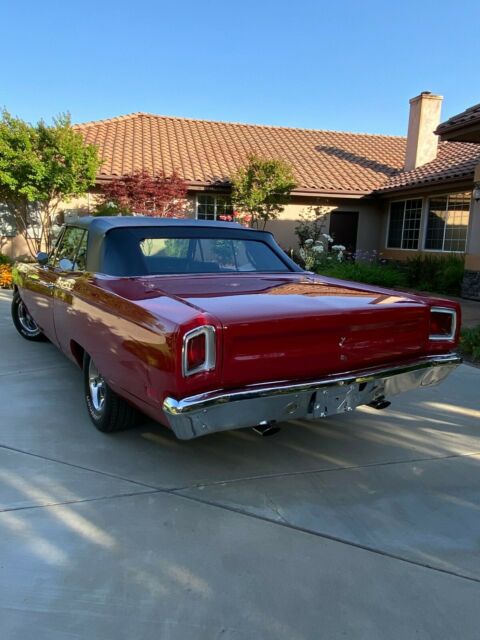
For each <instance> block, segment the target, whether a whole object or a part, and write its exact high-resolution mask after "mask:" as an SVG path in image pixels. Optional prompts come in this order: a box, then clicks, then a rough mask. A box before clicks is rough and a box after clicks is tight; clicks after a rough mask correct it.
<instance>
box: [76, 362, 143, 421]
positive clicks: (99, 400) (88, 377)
mask: <svg viewBox="0 0 480 640" xmlns="http://www.w3.org/2000/svg"><path fill="white" fill-rule="evenodd" d="M83 383H84V390H85V402H86V404H87V411H88V415H89V416H90V420H91V421H92V422H93V424H94V425H95V427H96V428H97V429H98V430H99V431H102V432H103V433H113V432H114V431H124V430H125V429H129V428H130V427H133V426H135V424H136V423H137V420H138V411H137V410H136V409H135V408H134V407H132V406H131V405H130V404H128V402H127V401H126V400H124V399H123V398H121V397H120V396H119V395H118V394H117V393H115V391H113V390H112V389H110V387H109V386H108V384H107V383H106V382H105V380H104V379H103V377H102V376H101V374H100V373H99V371H98V369H97V368H96V366H95V363H94V362H93V360H92V359H91V358H90V356H89V355H88V353H85V355H84V357H83Z"/></svg>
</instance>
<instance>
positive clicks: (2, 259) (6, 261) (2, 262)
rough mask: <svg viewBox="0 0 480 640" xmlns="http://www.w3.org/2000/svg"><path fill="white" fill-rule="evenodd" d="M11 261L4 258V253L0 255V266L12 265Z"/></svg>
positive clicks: (6, 257)
mask: <svg viewBox="0 0 480 640" xmlns="http://www.w3.org/2000/svg"><path fill="white" fill-rule="evenodd" d="M12 263H13V260H12V259H11V258H9V257H8V256H6V255H5V254H4V253H0V264H12Z"/></svg>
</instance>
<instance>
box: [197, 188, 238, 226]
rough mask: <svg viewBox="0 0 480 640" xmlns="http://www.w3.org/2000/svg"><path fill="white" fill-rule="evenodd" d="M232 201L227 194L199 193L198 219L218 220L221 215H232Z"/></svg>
mask: <svg viewBox="0 0 480 640" xmlns="http://www.w3.org/2000/svg"><path fill="white" fill-rule="evenodd" d="M232 213H233V206H232V201H231V199H230V197H229V196H227V195H213V194H211V193H199V194H198V195H197V219H198V220H217V219H218V218H220V217H221V216H231V215H232Z"/></svg>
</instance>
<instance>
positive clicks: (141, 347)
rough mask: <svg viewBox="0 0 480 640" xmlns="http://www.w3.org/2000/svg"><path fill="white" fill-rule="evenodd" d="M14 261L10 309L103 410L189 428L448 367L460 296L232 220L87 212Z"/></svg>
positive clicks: (96, 412) (97, 412)
mask: <svg viewBox="0 0 480 640" xmlns="http://www.w3.org/2000/svg"><path fill="white" fill-rule="evenodd" d="M37 258H38V261H37V264H20V265H17V269H16V275H15V290H14V296H13V304H12V317H13V322H14V324H15V327H16V328H17V330H18V332H19V333H20V334H21V335H22V336H23V337H24V338H26V339H27V340H41V339H45V338H48V339H49V340H50V341H51V342H53V343H54V344H55V345H56V346H57V347H58V348H59V349H60V350H61V351H63V353H64V354H65V355H66V356H67V357H68V358H70V359H71V360H73V361H74V362H75V363H76V364H77V365H78V366H79V367H81V368H82V369H83V375H84V385H85V387H84V393H85V398H86V406H87V410H88V413H89V415H90V418H91V420H92V421H93V424H94V425H95V426H96V427H97V428H98V429H99V430H101V431H104V432H112V431H116V430H119V429H125V428H127V427H129V426H131V425H133V424H134V423H135V421H136V417H137V416H138V415H141V414H142V413H143V414H146V415H148V416H150V417H151V418H153V419H155V420H157V421H159V422H161V423H163V424H164V425H166V426H167V427H170V428H171V429H172V430H173V431H174V433H175V435H176V436H177V437H178V438H181V439H190V438H195V437H198V436H202V435H205V434H209V433H213V432H218V431H225V430H228V429H237V428H240V427H257V429H258V430H259V431H260V432H262V433H267V432H268V431H271V430H272V429H273V428H274V425H275V423H278V422H280V421H286V420H291V419H299V418H301V419H307V420H315V419H317V418H323V417H325V416H331V415H332V414H338V413H343V412H346V411H352V410H353V409H355V408H356V407H357V406H359V405H369V406H371V407H374V408H377V409H383V408H385V407H387V406H388V405H389V404H390V401H389V400H388V398H390V397H391V396H394V395H396V394H399V393H401V392H403V391H407V390H410V389H415V388H420V387H425V386H429V385H434V384H437V383H438V382H440V381H441V380H443V379H444V378H445V377H446V376H447V375H448V374H449V373H450V372H451V371H452V370H453V369H454V368H455V367H456V366H457V365H458V364H460V362H461V359H460V357H459V356H458V355H456V354H455V352H454V350H455V346H456V344H457V340H458V334H459V327H460V309H459V306H458V305H457V304H456V303H454V302H450V301H447V300H441V299H432V298H425V297H419V296H415V295H407V294H404V293H398V292H395V291H389V290H385V289H379V288H376V287H370V286H365V285H361V284H355V283H351V282H344V281H340V280H335V279H331V278H326V277H323V276H321V275H315V274H313V273H310V272H307V271H304V270H303V269H301V268H300V267H299V266H298V265H297V264H295V263H294V262H293V261H292V260H290V258H289V257H288V256H287V255H286V254H285V253H284V252H283V251H282V250H281V249H280V247H279V246H278V245H277V244H276V242H275V240H274V238H273V236H272V235H271V234H270V233H267V232H264V231H256V230H253V229H246V228H243V227H241V226H239V225H237V224H234V223H221V222H209V221H196V220H186V219H183V220H176V219H151V218H144V217H123V218H122V217H111V218H81V219H80V220H78V221H77V222H74V223H71V224H67V225H66V226H65V227H64V228H63V230H62V232H61V234H60V236H59V239H58V241H57V243H56V246H55V249H54V250H53V251H52V253H51V254H50V255H47V254H45V253H40V254H39V255H38V257H37Z"/></svg>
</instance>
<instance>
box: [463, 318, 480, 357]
mask: <svg viewBox="0 0 480 640" xmlns="http://www.w3.org/2000/svg"><path fill="white" fill-rule="evenodd" d="M460 348H461V350H462V352H463V353H465V354H467V355H471V356H472V357H473V359H474V360H480V324H479V325H477V326H476V327H473V328H472V329H463V330H462V335H461V337H460Z"/></svg>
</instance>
